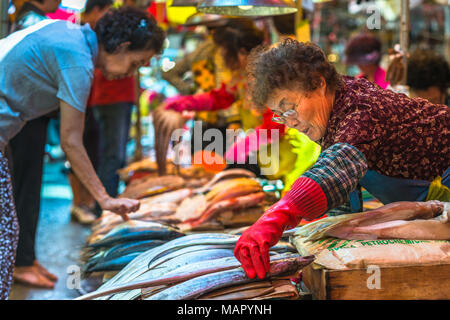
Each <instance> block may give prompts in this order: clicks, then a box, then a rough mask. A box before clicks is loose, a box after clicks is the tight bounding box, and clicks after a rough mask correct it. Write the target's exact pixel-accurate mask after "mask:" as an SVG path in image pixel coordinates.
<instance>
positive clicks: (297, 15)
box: [295, 0, 303, 40]
mask: <svg viewBox="0 0 450 320" xmlns="http://www.w3.org/2000/svg"><path fill="white" fill-rule="evenodd" d="M296 4H297V12H296V13H295V37H296V38H297V40H299V39H300V32H299V30H300V29H299V27H300V22H301V21H302V18H303V7H302V0H297V1H296Z"/></svg>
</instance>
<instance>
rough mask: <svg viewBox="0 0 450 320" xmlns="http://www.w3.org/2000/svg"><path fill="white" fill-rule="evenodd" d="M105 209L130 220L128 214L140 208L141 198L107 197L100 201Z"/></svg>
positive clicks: (125, 219)
mask: <svg viewBox="0 0 450 320" xmlns="http://www.w3.org/2000/svg"><path fill="white" fill-rule="evenodd" d="M100 206H101V207H102V209H103V210H108V211H111V212H114V213H115V214H118V215H120V216H121V217H122V219H123V220H124V221H128V220H130V218H128V216H127V214H128V213H131V212H135V211H137V210H139V207H140V202H139V200H134V199H127V198H107V199H105V200H104V201H102V202H101V203H100Z"/></svg>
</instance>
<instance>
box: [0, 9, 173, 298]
mask: <svg viewBox="0 0 450 320" xmlns="http://www.w3.org/2000/svg"><path fill="white" fill-rule="evenodd" d="M124 26H127V27H126V28H125V27H124ZM164 37H165V35H164V32H163V31H162V30H161V28H159V27H158V26H157V25H156V22H155V20H154V19H153V18H149V17H147V15H146V13H145V12H142V11H139V10H137V9H131V8H127V7H125V8H122V9H119V10H115V11H111V12H109V13H107V14H106V15H105V16H104V17H103V18H102V19H100V21H99V22H98V23H97V25H96V28H95V31H93V30H92V29H91V28H90V27H89V25H85V26H78V25H75V24H71V23H68V22H66V21H60V20H44V21H41V22H39V23H37V24H35V25H33V26H31V27H29V28H26V29H24V30H21V31H18V32H15V33H13V34H11V35H10V36H8V37H7V38H5V39H2V40H1V41H0V74H2V78H1V80H0V299H6V298H7V297H8V294H9V290H10V287H11V279H12V273H13V267H14V260H15V251H16V247H17V235H18V225H17V217H16V212H15V208H14V201H13V199H12V188H11V179H10V175H9V170H8V161H7V159H6V156H5V147H6V145H7V144H8V141H9V140H11V138H12V137H14V136H15V135H16V134H17V133H18V132H19V131H20V129H21V128H22V127H23V126H24V124H25V123H26V122H27V121H29V120H32V119H35V118H37V117H39V116H41V115H43V114H46V113H48V112H50V111H53V110H56V109H58V108H59V110H60V112H61V145H62V148H63V150H64V151H65V153H66V155H67V158H68V160H69V161H70V163H71V165H72V169H73V170H74V171H75V173H76V174H77V176H78V177H79V178H80V180H81V182H82V183H83V184H84V185H85V186H86V188H87V189H88V190H89V192H90V193H91V194H92V196H93V197H94V198H95V199H96V200H97V201H98V203H99V204H100V205H101V207H102V208H103V209H104V210H110V211H113V212H115V213H117V214H119V215H121V216H122V217H123V218H124V219H127V216H126V215H127V213H129V212H133V211H136V210H138V209H139V201H137V200H132V199H125V198H121V199H115V198H112V197H111V196H110V195H108V194H107V192H106V191H105V188H104V187H103V185H102V184H101V182H100V180H99V179H98V177H97V175H96V174H95V171H94V168H93V167H92V164H91V162H90V161H89V158H88V156H87V154H86V150H85V148H84V145H83V125H84V113H85V108H86V102H87V100H88V95H89V91H90V87H91V83H92V78H93V72H94V67H95V66H96V67H98V68H100V70H102V72H103V74H104V75H105V77H106V78H108V79H117V78H121V77H124V76H128V75H132V74H134V72H135V71H136V68H138V67H139V66H142V65H145V64H147V63H148V61H149V60H150V58H151V57H152V56H153V55H154V54H156V53H158V52H160V51H161V49H162V45H163V41H164Z"/></svg>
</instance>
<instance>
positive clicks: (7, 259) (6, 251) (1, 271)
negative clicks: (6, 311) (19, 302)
mask: <svg viewBox="0 0 450 320" xmlns="http://www.w3.org/2000/svg"><path fill="white" fill-rule="evenodd" d="M18 238H19V224H18V221H17V216H16V209H15V207H14V201H13V195H12V185H11V177H10V175H9V170H8V161H7V159H6V157H5V156H4V155H3V154H2V152H0V300H5V299H8V295H9V290H10V289H11V284H12V276H13V270H14V261H15V258H16V249H17V241H18Z"/></svg>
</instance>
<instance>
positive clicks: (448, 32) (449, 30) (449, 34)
mask: <svg viewBox="0 0 450 320" xmlns="http://www.w3.org/2000/svg"><path fill="white" fill-rule="evenodd" d="M444 10H445V11H444V12H445V20H444V21H445V57H446V58H447V61H450V6H445V7H444Z"/></svg>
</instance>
